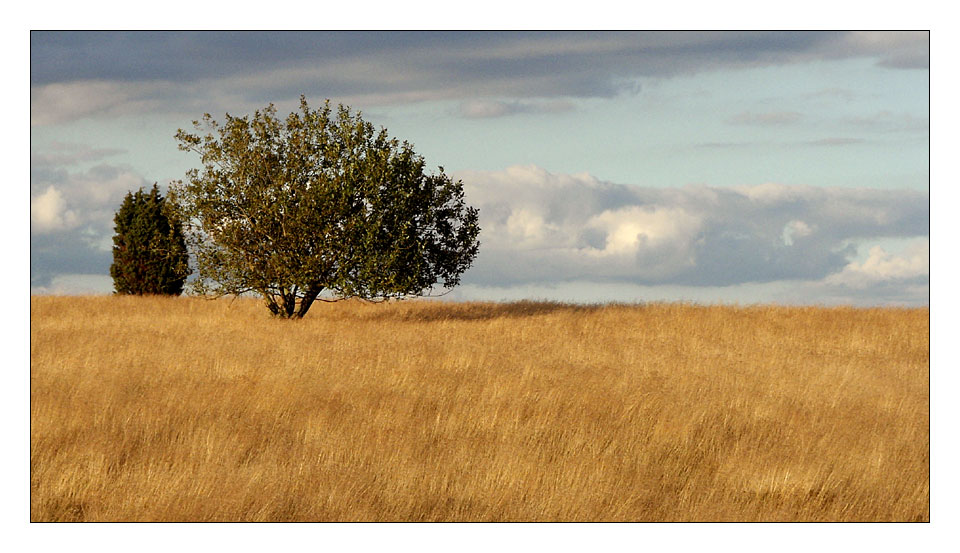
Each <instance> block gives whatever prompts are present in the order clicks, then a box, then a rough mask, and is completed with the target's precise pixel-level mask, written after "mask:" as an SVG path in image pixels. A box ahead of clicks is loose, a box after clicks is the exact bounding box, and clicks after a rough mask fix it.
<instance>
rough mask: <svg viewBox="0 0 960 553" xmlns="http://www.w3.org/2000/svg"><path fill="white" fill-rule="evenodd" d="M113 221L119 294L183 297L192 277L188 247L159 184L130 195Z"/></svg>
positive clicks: (115, 278) (113, 268) (115, 283)
mask: <svg viewBox="0 0 960 553" xmlns="http://www.w3.org/2000/svg"><path fill="white" fill-rule="evenodd" d="M113 221H114V231H115V232H116V234H115V235H114V237H113V264H112V265H110V276H112V277H113V287H114V289H115V291H116V293H117V294H137V295H143V294H167V295H174V296H178V295H180V293H181V292H183V284H184V281H186V279H187V276H189V274H190V269H189V264H188V254H187V245H186V242H185V240H184V235H183V230H182V226H181V224H180V222H179V220H178V219H177V217H176V214H175V213H174V212H173V211H172V210H171V209H170V206H169V205H168V204H167V202H166V200H165V199H164V197H163V196H162V195H160V191H159V190H158V189H157V184H156V183H154V184H153V188H152V189H151V190H150V192H149V193H144V191H143V188H141V189H140V190H138V191H137V192H136V193H135V194H133V193H130V192H127V195H126V197H124V199H123V203H122V204H121V205H120V209H119V210H117V213H116V215H115V216H114V219H113Z"/></svg>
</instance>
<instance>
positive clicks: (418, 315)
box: [365, 300, 602, 322]
mask: <svg viewBox="0 0 960 553" xmlns="http://www.w3.org/2000/svg"><path fill="white" fill-rule="evenodd" d="M601 307H602V305H599V304H591V305H582V304H574V303H562V302H553V301H531V300H521V301H515V302H506V303H496V302H469V303H453V302H449V303H448V302H443V303H440V302H438V303H431V304H423V303H418V304H416V305H411V306H409V307H407V306H403V307H401V308H399V309H396V310H389V311H381V312H377V313H370V314H369V315H368V316H367V317H365V318H370V319H376V320H393V321H409V322H436V321H479V320H491V319H500V318H506V319H516V318H523V317H536V316H539V315H549V314H551V313H557V312H568V313H581V312H585V311H595V310H597V309H600V308H601Z"/></svg>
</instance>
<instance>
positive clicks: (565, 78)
mask: <svg viewBox="0 0 960 553" xmlns="http://www.w3.org/2000/svg"><path fill="white" fill-rule="evenodd" d="M928 47H929V35H928V33H912V34H910V33H907V34H897V33H893V34H889V33H887V34H884V33H880V34H869V33H866V34H865V33H837V32H453V33H449V32H426V33H421V32H362V33H361V32H135V33H128V32H75V33H66V32H33V33H31V49H30V64H31V104H32V107H31V120H32V121H33V123H34V124H50V123H56V122H60V121H66V120H71V119H75V118H78V117H85V116H90V115H96V114H107V115H116V114H122V113H138V112H143V111H154V112H156V111H158V110H160V109H163V110H175V111H177V110H179V111H178V113H179V112H180V111H184V112H188V113H195V112H196V111H197V110H198V109H199V110H200V111H201V112H202V111H215V112H219V111H221V110H222V109H223V108H224V107H229V109H235V110H236V109H239V110H245V109H249V108H250V107H251V106H260V105H262V104H263V103H264V102H267V101H275V102H277V103H280V102H283V101H290V100H293V99H295V98H296V97H297V96H299V94H301V93H305V94H308V95H310V96H326V97H331V98H338V99H340V100H341V101H345V102H348V103H350V104H352V105H363V106H370V105H375V104H382V103H394V102H410V101H421V100H442V99H447V100H450V99H458V100H463V99H465V98H466V99H471V98H476V99H483V98H487V99H489V98H514V99H531V98H540V99H543V98H590V97H612V96H615V95H618V94H622V93H630V92H635V91H636V79H639V78H643V77H668V76H671V75H678V74H689V73H693V72H698V71H709V70H715V69H721V68H726V67H743V66H757V65H770V64H787V63H797V62H804V61H810V60H817V59H841V58H847V57H864V58H873V59H875V60H877V63H879V64H881V65H884V66H887V67H910V68H915V67H923V66H925V64H926V63H927V62H926V55H927V54H926V53H927V50H928Z"/></svg>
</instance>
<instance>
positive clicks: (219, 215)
mask: <svg viewBox="0 0 960 553" xmlns="http://www.w3.org/2000/svg"><path fill="white" fill-rule="evenodd" d="M225 117H226V118H225V121H224V122H223V123H222V124H221V123H218V122H217V121H215V120H214V119H213V118H212V117H211V116H210V115H209V114H205V115H204V116H203V119H202V122H200V121H194V122H193V127H194V132H187V131H184V130H183V129H180V130H178V132H177V134H176V139H177V141H178V142H179V148H180V149H181V150H183V151H187V152H194V153H197V154H199V155H200V162H201V164H202V167H201V168H200V169H191V170H190V171H188V172H187V175H186V177H187V178H186V180H185V181H178V182H177V183H175V185H174V187H173V189H172V190H173V191H174V192H173V193H174V194H175V198H176V200H175V201H176V203H177V205H178V208H179V211H180V213H181V216H182V217H183V219H184V220H185V221H186V225H187V238H188V243H189V245H190V248H191V251H192V253H193V254H194V256H195V258H196V265H197V271H198V278H197V279H196V280H195V281H194V282H193V286H194V288H195V290H196V291H197V292H198V293H201V294H212V295H225V294H230V295H239V294H244V293H250V292H252V293H257V294H260V295H261V296H263V298H264V299H265V301H266V303H267V307H268V308H269V309H270V311H271V312H272V313H273V314H274V315H277V316H280V317H289V318H300V317H303V315H305V314H306V312H307V310H308V309H309V308H310V306H311V304H312V303H313V302H314V301H315V300H317V299H318V298H319V299H321V300H325V301H335V300H338V299H343V298H348V297H360V298H364V299H368V300H372V301H377V300H383V299H387V298H393V297H404V296H410V295H423V294H426V293H429V292H432V290H433V289H434V287H435V285H437V284H441V285H442V287H443V288H446V289H450V288H452V287H454V286H456V285H457V284H459V282H460V276H461V274H462V273H463V272H464V271H465V270H466V269H467V268H469V266H470V265H471V263H472V262H473V259H474V258H475V257H476V255H477V251H478V248H479V242H478V241H477V235H478V233H479V231H480V228H479V226H478V224H477V210H476V209H475V208H473V207H470V206H467V205H466V204H465V202H464V197H463V183H462V182H461V181H456V182H454V181H453V180H452V179H451V178H450V177H448V176H447V175H445V174H444V172H443V168H442V167H439V172H437V173H434V174H427V173H426V172H425V171H424V169H425V162H424V159H423V157H422V156H420V155H418V154H417V153H416V152H414V151H413V148H412V146H411V145H410V144H409V143H407V142H406V141H404V142H400V141H399V140H397V139H396V138H390V137H389V136H388V135H387V131H386V129H382V128H381V129H380V130H379V131H376V130H375V129H374V127H373V125H372V124H370V123H368V122H366V121H364V120H363V119H362V118H361V114H360V113H359V112H357V113H352V112H351V111H350V109H349V108H348V107H346V106H343V105H339V106H338V108H337V109H336V110H334V109H333V108H331V105H330V101H329V100H327V101H326V102H325V103H324V105H323V107H322V108H320V109H317V110H311V109H310V107H309V106H308V105H307V101H306V99H305V98H304V97H302V96H301V98H300V109H299V111H297V112H293V113H291V114H290V115H289V116H287V117H286V119H279V118H278V117H277V114H276V108H275V107H274V106H273V104H270V105H269V106H268V107H266V108H265V109H263V110H258V111H256V112H255V113H254V114H253V116H244V117H234V116H231V115H229V114H227V115H226V116H225Z"/></svg>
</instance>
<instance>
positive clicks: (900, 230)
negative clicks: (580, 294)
mask: <svg viewBox="0 0 960 553" xmlns="http://www.w3.org/2000/svg"><path fill="white" fill-rule="evenodd" d="M456 176H457V178H460V179H462V180H463V181H464V185H465V189H466V194H467V199H468V201H469V202H471V203H473V204H474V205H476V206H478V207H479V209H480V224H481V228H482V229H483V230H482V232H481V236H480V240H481V242H482V247H481V249H480V255H479V257H478V259H477V261H476V263H475V265H474V267H473V268H472V269H471V270H470V271H469V272H468V273H467V275H466V276H465V278H464V282H466V283H469V284H472V285H477V286H500V287H503V286H529V285H542V284H545V283H547V284H548V283H564V282H567V283H569V282H581V281H590V282H599V283H619V284H629V285H636V286H688V287H716V286H736V285H744V284H763V283H772V282H786V281H797V282H805V283H808V284H810V285H811V286H813V284H817V286H819V287H818V288H815V287H810V288H808V289H807V290H808V292H809V293H810V294H813V295H816V294H820V295H824V297H826V295H829V297H831V298H835V297H838V296H839V295H840V292H842V291H844V290H847V291H850V292H851V296H850V297H853V296H858V297H867V296H870V295H871V294H875V297H874V299H875V300H877V301H883V299H884V297H886V296H891V294H892V292H893V291H897V290H900V288H902V287H903V286H907V285H910V286H914V287H916V286H917V285H919V286H920V287H921V288H922V289H919V288H918V289H915V290H913V292H914V293H913V294H912V295H911V298H912V301H915V302H923V301H924V296H925V295H926V294H925V286H926V283H927V281H928V279H929V239H928V238H927V237H928V235H929V232H928V228H929V195H928V194H927V193H926V192H921V191H910V190H875V189H850V188H821V187H813V186H789V185H784V184H773V183H771V184H762V185H756V186H739V187H710V186H686V187H683V188H654V187H641V186H630V185H623V184H614V183H608V182H602V181H599V180H597V179H596V178H594V177H592V176H590V175H587V174H581V175H556V174H551V173H549V172H547V171H545V170H543V169H541V168H539V167H536V166H523V167H520V166H518V167H510V168H508V169H506V170H504V171H493V172H480V171H464V172H459V173H457V174H456ZM894 238H914V239H916V240H917V245H915V246H913V247H911V248H910V249H909V250H908V251H906V252H904V253H902V254H898V255H894V254H891V253H888V252H886V251H885V250H883V249H879V248H875V249H873V250H870V252H869V254H868V257H867V259H866V260H864V261H857V260H856V259H857V256H858V253H861V252H860V248H859V246H861V245H863V244H868V243H870V242H871V241H876V240H883V239H894ZM898 287H899V288H898ZM901 291H902V290H901ZM897 293H898V294H899V293H900V292H897Z"/></svg>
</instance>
